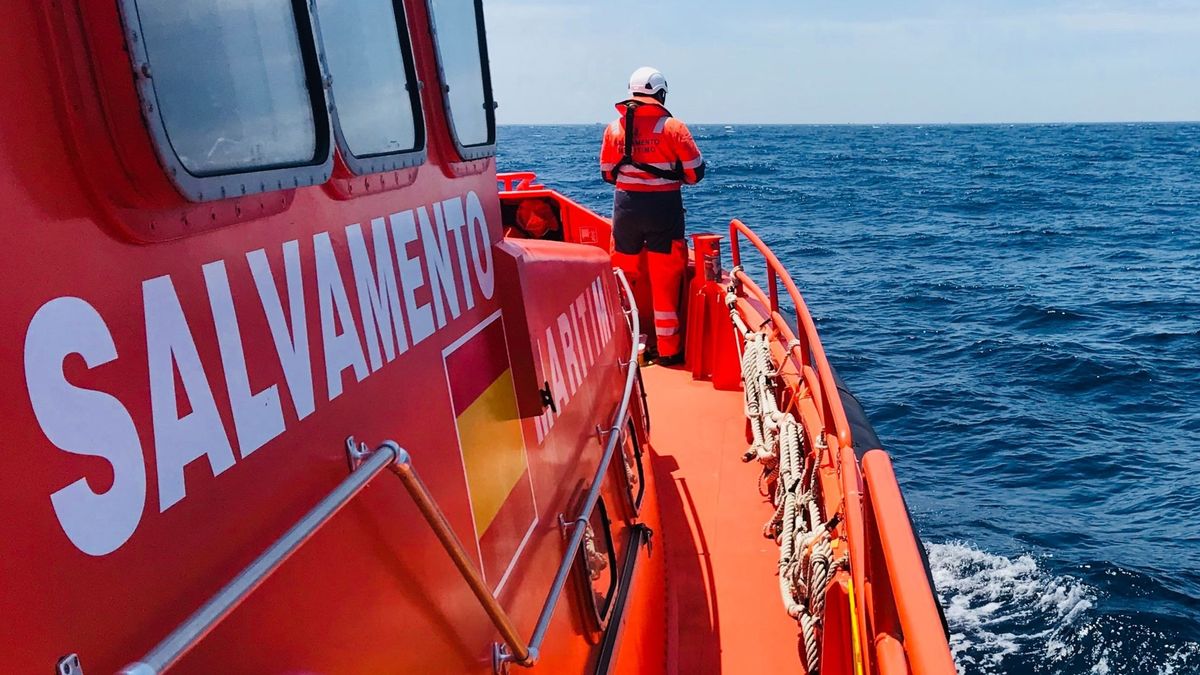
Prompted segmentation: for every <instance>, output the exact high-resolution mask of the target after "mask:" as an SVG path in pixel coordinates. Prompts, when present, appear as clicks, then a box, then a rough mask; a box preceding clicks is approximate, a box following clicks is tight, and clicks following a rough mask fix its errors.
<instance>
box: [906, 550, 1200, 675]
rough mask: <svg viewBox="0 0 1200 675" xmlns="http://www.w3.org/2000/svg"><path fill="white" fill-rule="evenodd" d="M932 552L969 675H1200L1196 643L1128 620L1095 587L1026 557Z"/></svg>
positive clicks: (957, 650) (955, 643)
mask: <svg viewBox="0 0 1200 675" xmlns="http://www.w3.org/2000/svg"><path fill="white" fill-rule="evenodd" d="M926 550H927V551H928V553H929V565H930V571H931V572H932V574H933V581H934V585H935V586H936V587H937V590H938V595H939V597H940V599H941V601H942V604H943V605H944V607H945V615H946V622H947V625H948V626H949V629H950V648H951V651H952V652H953V654H954V658H955V661H956V662H957V664H958V671H959V673H962V674H963V675H966V674H967V673H979V674H981V675H989V674H992V673H997V674H998V673H1023V672H1027V673H1056V674H1057V673H1084V672H1087V673H1097V674H1098V675H1099V674H1106V673H1112V674H1116V673H1160V674H1162V675H1176V674H1179V675H1182V673H1193V672H1196V669H1197V668H1200V642H1196V641H1187V640H1185V641H1177V640H1178V635H1174V634H1171V633H1170V632H1169V631H1167V630H1163V629H1159V628H1155V627H1154V626H1146V625H1143V624H1141V623H1138V622H1131V621H1129V619H1128V617H1125V616H1123V615H1122V614H1120V613H1119V612H1112V611H1110V610H1109V609H1108V608H1106V607H1105V602H1106V599H1105V597H1104V596H1103V595H1102V593H1101V592H1100V591H1098V590H1097V589H1096V588H1095V587H1093V586H1091V585H1089V584H1088V583H1086V582H1084V581H1082V580H1081V579H1079V578H1076V577H1073V576H1070V575H1064V574H1055V573H1053V572H1050V571H1049V570H1047V569H1046V566H1045V565H1044V564H1043V563H1042V562H1040V561H1039V560H1038V559H1037V558H1035V557H1034V556H1032V555H1030V554H1022V555H1018V556H1015V557H1005V556H1001V555H996V554H993V553H989V552H987V551H983V550H981V549H979V548H976V547H975V546H972V545H970V544H968V543H964V542H961V541H951V542H945V543H930V544H927V545H926ZM1130 647H1136V648H1135V649H1130Z"/></svg>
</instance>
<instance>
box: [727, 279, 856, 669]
mask: <svg viewBox="0 0 1200 675" xmlns="http://www.w3.org/2000/svg"><path fill="white" fill-rule="evenodd" d="M725 304H726V306H727V307H728V308H729V315H730V317H731V318H732V319H733V324H734V327H735V330H736V331H737V333H738V336H739V337H740V338H741V339H742V340H743V341H744V344H745V346H744V348H743V350H742V383H743V389H744V392H745V403H746V406H745V409H746V417H747V418H748V419H749V420H750V430H751V436H752V439H753V440H752V442H751V444H750V448H749V449H748V450H746V453H745V454H744V455H743V456H742V459H743V461H746V462H749V461H751V460H758V462H759V463H760V464H762V465H763V472H762V477H761V478H760V490H762V491H763V494H764V495H767V491H766V490H763V483H764V482H765V484H766V485H770V482H771V481H772V480H774V481H775V492H774V494H771V495H769V496H770V497H771V501H772V503H773V504H774V505H775V513H774V514H773V515H772V516H771V519H770V520H768V521H767V523H766V524H765V525H764V526H763V535H764V536H766V537H768V538H772V539H774V540H775V541H776V542H778V543H779V592H780V596H781V598H782V600H783V606H784V608H785V609H786V610H787V613H788V615H789V616H791V617H792V618H793V619H795V620H796V623H797V625H798V626H799V628H800V635H801V640H802V643H803V646H804V650H803V651H804V656H805V659H804V666H805V669H806V670H807V671H808V672H809V673H811V674H815V673H817V672H818V670H819V666H820V642H819V635H818V631H819V629H820V626H821V623H822V619H823V616H824V611H825V591H826V587H827V586H828V584H829V580H830V579H831V578H832V577H833V572H834V570H835V569H836V567H838V566H840V565H844V564H845V559H844V558H843V559H840V560H838V561H837V562H834V560H833V547H832V545H831V543H830V535H829V528H828V527H827V524H826V522H825V519H824V518H823V516H822V513H821V503H820V498H819V495H818V494H817V492H818V487H817V485H818V481H817V461H818V458H817V455H816V454H815V453H813V452H809V449H808V448H807V447H806V446H807V443H806V442H805V439H806V436H805V433H804V427H803V426H802V425H801V423H800V421H799V420H797V419H796V418H795V417H794V416H793V415H792V414H791V413H785V412H782V411H780V410H779V397H778V395H777V388H778V373H777V371H776V369H775V363H774V360H773V359H772V357H771V336H770V334H769V333H767V332H765V331H757V330H750V328H749V327H748V326H747V325H746V322H745V321H744V320H743V319H742V316H741V314H739V313H738V311H737V294H736V293H735V291H734V289H733V288H730V289H729V291H728V293H727V294H726V295H725Z"/></svg>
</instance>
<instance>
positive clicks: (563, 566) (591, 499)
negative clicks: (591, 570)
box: [497, 269, 642, 667]
mask: <svg viewBox="0 0 1200 675" xmlns="http://www.w3.org/2000/svg"><path fill="white" fill-rule="evenodd" d="M613 274H615V275H616V277H617V280H618V281H620V282H621V287H622V289H623V290H624V291H625V297H626V299H628V301H629V309H628V310H627V313H626V316H628V317H629V328H630V346H629V362H628V364H626V371H625V389H624V391H623V392H622V393H621V403H620V404H619V405H618V406H617V414H616V415H615V416H614V417H613V424H612V426H611V427H609V430H608V441H607V442H606V443H605V445H604V453H603V454H601V455H600V464H599V465H598V466H597V467H596V475H595V477H594V478H593V479H592V485H591V487H590V488H589V489H588V492H587V496H586V497H585V498H584V500H583V505H582V506H581V507H580V509H579V516H578V517H576V518H575V520H574V525H573V526H572V529H571V536H570V538H569V539H568V543H567V550H566V553H564V554H563V559H562V562H561V563H559V565H558V573H557V574H555V575H554V583H552V584H551V585H550V592H549V593H547V594H546V602H545V604H543V605H542V612H541V614H539V615H538V621H537V625H536V626H535V627H534V629H533V636H532V637H531V638H529V653H528V656H527V657H526V658H525V659H523V660H522V659H520V658H518V656H517V655H516V654H515V653H511V652H506V651H504V649H503V648H499V651H498V653H497V658H498V661H499V663H501V664H503V663H515V664H517V665H519V666H525V667H531V666H533V665H534V664H535V663H537V659H538V656H539V655H540V653H541V649H542V642H544V641H545V639H546V632H547V631H548V630H549V629H550V619H551V618H553V616H554V608H555V607H556V606H557V605H558V599H559V597H561V596H562V592H563V588H564V587H565V586H566V584H567V577H568V576H570V574H571V567H572V566H573V565H574V564H575V556H576V555H578V553H579V546H580V544H581V543H582V542H583V533H584V530H586V529H587V524H588V521H589V520H591V517H592V511H594V510H595V508H596V502H597V501H599V500H600V486H601V484H603V482H604V475H605V474H606V473H607V472H608V465H609V464H610V463H611V462H612V458H613V454H614V453H615V452H616V449H617V443H618V441H619V440H620V438H621V421H622V420H624V419H625V415H626V414H628V412H629V399H630V397H631V396H632V395H633V383H634V381H635V380H636V378H637V372H638V369H637V350H638V335H639V334H640V333H641V331H642V326H641V320H640V319H639V318H638V311H637V302H636V301H635V300H634V298H633V289H631V288H630V287H629V281H628V280H627V279H626V278H625V273H624V272H622V271H621V270H620V269H614V270H613Z"/></svg>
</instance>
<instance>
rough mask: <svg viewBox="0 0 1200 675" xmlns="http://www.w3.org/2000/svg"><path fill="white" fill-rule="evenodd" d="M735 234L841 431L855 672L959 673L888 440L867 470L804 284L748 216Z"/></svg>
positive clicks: (738, 276)
mask: <svg viewBox="0 0 1200 675" xmlns="http://www.w3.org/2000/svg"><path fill="white" fill-rule="evenodd" d="M729 235H730V237H729V238H730V248H731V251H732V254H733V264H734V265H735V270H734V272H733V277H734V279H735V280H736V281H737V282H738V284H740V286H741V288H742V290H743V292H745V293H746V294H747V295H749V296H750V297H752V298H753V299H755V300H757V301H758V302H759V303H761V304H762V305H763V307H764V308H765V309H766V310H767V312H768V315H769V317H770V319H771V322H772V324H773V325H774V327H775V330H777V331H778V333H779V339H780V342H785V343H786V345H787V348H786V358H788V359H790V360H791V361H792V363H793V364H794V365H795V366H796V368H797V370H798V371H799V373H800V376H801V378H802V382H803V384H804V386H805V387H807V388H808V390H809V392H810V393H811V396H812V399H813V401H814V402H816V404H817V411H818V413H819V415H820V419H821V423H822V425H823V427H824V429H825V430H826V431H832V432H833V433H834V434H835V435H836V437H837V441H838V443H837V445H838V447H837V451H836V454H835V455H834V458H835V459H834V461H835V463H836V465H837V467H838V484H837V486H836V488H835V489H837V490H839V491H840V492H841V497H842V500H841V501H842V515H843V518H844V521H843V522H844V524H845V537H846V540H847V543H848V544H849V554H850V575H851V579H852V581H853V606H855V607H856V609H855V610H853V611H854V614H855V615H856V619H857V626H856V627H855V629H854V633H855V639H854V645H853V652H854V654H853V660H854V662H855V663H856V664H858V667H857V669H856V672H858V673H871V674H877V675H904V674H908V673H921V674H926V673H928V674H930V675H954V673H955V672H956V671H955V666H954V660H953V658H952V656H951V654H950V647H949V644H948V641H947V639H946V633H945V624H944V622H943V620H942V616H941V613H940V612H939V610H938V606H937V601H936V599H935V597H934V593H933V588H932V585H931V583H930V580H929V577H928V572H927V569H926V567H925V561H924V559H923V558H922V556H921V553H920V549H919V546H920V544H919V543H918V540H917V537H916V533H915V532H914V531H913V528H912V522H911V521H910V520H909V515H908V509H907V507H906V505H905V503H904V498H903V497H902V496H901V494H900V486H899V485H898V484H897V482H896V476H895V473H894V472H893V471H892V463H891V460H890V459H889V458H888V455H887V453H885V452H884V451H883V450H878V449H874V450H871V451H869V452H867V453H866V454H865V455H864V456H863V459H862V462H861V470H860V463H859V460H858V459H857V457H856V455H855V451H854V448H853V445H852V438H851V433H850V425H849V422H848V421H847V418H846V412H845V410H844V409H843V407H842V400H841V396H840V394H839V393H838V390H837V383H836V380H835V379H834V375H833V370H832V368H830V366H829V362H828V361H827V359H826V357H825V350H824V348H823V347H822V346H821V341H820V338H819V337H818V335H817V328H816V325H815V323H814V322H813V319H812V315H811V314H809V311H808V307H807V305H806V304H805V303H804V299H803V297H801V295H800V291H799V290H798V289H797V288H796V284H795V283H794V282H793V281H792V278H791V276H790V275H789V274H788V272H787V270H786V269H785V268H784V266H783V264H782V263H781V262H780V261H779V259H778V258H777V257H776V256H775V254H774V253H773V252H772V251H771V249H770V248H768V247H767V245H766V244H765V243H763V241H762V239H760V238H759V237H758V235H756V234H755V233H754V232H753V231H752V230H751V229H750V228H749V227H747V226H746V225H745V224H744V223H742V222H741V221H739V220H736V219H735V220H733V221H732V222H730V224H729ZM743 237H744V238H745V239H746V240H747V241H749V242H750V243H751V244H752V245H753V246H754V247H755V248H756V249H757V250H758V252H759V254H760V255H761V256H762V258H763V261H764V262H765V263H766V276H767V289H766V290H765V291H764V290H763V289H762V288H761V287H760V286H758V285H757V284H756V283H755V282H754V280H753V279H751V278H750V276H749V275H748V274H746V273H745V272H744V271H742V270H741V269H740V266H741V264H742V256H741V250H740V246H739V244H740V239H741V238H743ZM780 284H782V285H783V287H784V289H785V290H786V291H787V293H788V296H789V297H790V298H791V301H792V304H793V305H794V306H795V308H796V324H795V325H796V326H797V328H798V331H799V335H797V333H796V332H793V330H792V328H791V326H790V325H789V322H788V321H787V320H786V319H785V318H784V317H783V316H782V315H781V314H780V311H779V285H780Z"/></svg>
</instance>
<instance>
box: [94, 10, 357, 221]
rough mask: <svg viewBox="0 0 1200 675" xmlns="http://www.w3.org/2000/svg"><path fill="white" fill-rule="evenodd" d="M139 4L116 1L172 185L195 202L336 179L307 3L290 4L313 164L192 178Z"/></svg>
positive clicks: (323, 81)
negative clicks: (162, 98) (174, 138)
mask: <svg viewBox="0 0 1200 675" xmlns="http://www.w3.org/2000/svg"><path fill="white" fill-rule="evenodd" d="M138 1H139V0H117V6H118V8H119V11H120V14H121V21H122V25H123V28H124V33H125V46H126V49H127V50H128V52H129V60H130V65H131V66H132V69H133V77H134V85H135V87H134V88H135V89H136V90H137V96H138V101H139V103H140V105H141V113H142V120H143V122H145V125H146V129H147V131H148V132H149V134H150V140H151V145H152V146H153V147H154V154H155V156H157V158H158V161H159V163H160V164H161V165H162V167H163V169H164V170H165V171H166V173H167V177H168V178H169V179H170V181H171V183H172V184H173V185H174V186H175V188H176V189H177V190H178V191H179V193H180V194H181V195H183V197H184V198H185V199H187V200H188V201H190V202H211V201H217V200H221V199H228V198H234V197H244V196H246V195H252V194H258V193H262V192H271V191H276V190H289V189H294V188H298V187H307V186H312V185H320V184H322V183H324V182H326V181H327V180H329V178H330V176H331V175H332V174H333V139H332V137H331V130H330V110H329V103H328V92H327V91H326V89H327V86H328V83H329V79H328V76H327V74H326V72H325V67H324V62H323V59H322V58H321V56H320V55H319V53H318V49H319V46H320V43H319V40H318V38H317V34H316V32H315V19H314V17H313V15H312V12H310V11H309V6H308V3H307V2H305V1H304V0H290V2H289V3H288V4H290V5H291V8H292V16H293V17H294V18H295V22H296V39H297V41H298V42H299V45H300V57H301V61H302V66H303V68H304V80H305V89H306V90H307V92H308V100H309V107H310V109H311V112H312V119H313V131H314V135H315V138H314V141H315V143H314V150H313V156H312V158H311V159H309V160H306V161H303V162H300V163H294V164H286V165H275V166H263V167H253V168H248V169H244V170H222V171H218V172H212V173H202V174H196V173H192V172H191V171H190V170H188V168H187V167H186V166H185V165H184V163H183V161H182V160H181V159H180V158H179V155H178V154H177V153H176V151H175V147H174V145H173V144H172V143H171V136H170V134H169V133H168V131H167V124H166V120H164V119H163V116H162V111H161V107H160V106H159V101H158V94H157V91H156V90H155V88H154V77H153V68H154V63H153V62H152V61H151V59H150V57H149V54H148V53H147V51H146V41H145V40H144V39H143V37H142V33H143V31H142V24H141V19H140V16H139V13H138Z"/></svg>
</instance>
